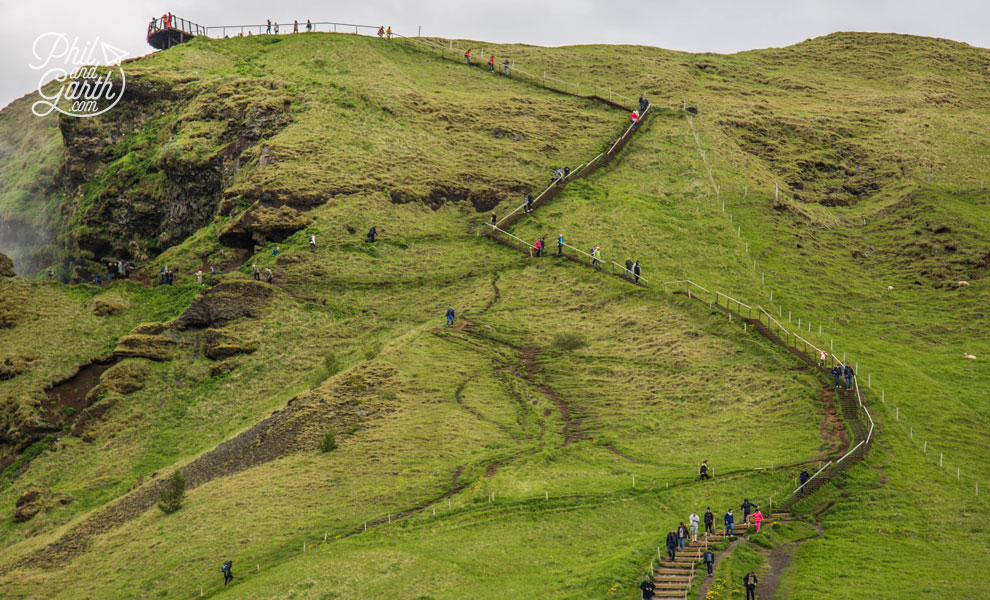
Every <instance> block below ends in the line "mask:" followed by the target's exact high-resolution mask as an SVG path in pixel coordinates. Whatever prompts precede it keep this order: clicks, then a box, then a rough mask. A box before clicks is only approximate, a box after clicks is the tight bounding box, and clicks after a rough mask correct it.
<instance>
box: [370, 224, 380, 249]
mask: <svg viewBox="0 0 990 600" xmlns="http://www.w3.org/2000/svg"><path fill="white" fill-rule="evenodd" d="M377 235H378V228H377V227H375V226H374V225H372V226H371V229H369V230H368V242H369V243H371V244H374V243H375V236H377Z"/></svg>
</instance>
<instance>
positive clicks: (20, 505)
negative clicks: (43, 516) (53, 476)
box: [14, 489, 75, 523]
mask: <svg viewBox="0 0 990 600" xmlns="http://www.w3.org/2000/svg"><path fill="white" fill-rule="evenodd" d="M73 501H75V498H74V497H72V496H71V495H69V494H65V493H62V492H58V491H55V490H49V489H30V490H28V491H26V492H24V493H23V494H21V497H20V498H18V499H17V502H16V503H15V504H14V522H15V523H23V522H25V521H29V520H31V519H33V518H34V517H35V516H36V515H37V514H38V513H40V512H42V511H49V510H51V509H53V508H55V507H56V506H59V505H63V504H68V503H70V502H73Z"/></svg>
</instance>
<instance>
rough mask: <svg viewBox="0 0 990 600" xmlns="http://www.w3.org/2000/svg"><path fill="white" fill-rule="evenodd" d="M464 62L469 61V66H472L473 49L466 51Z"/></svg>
mask: <svg viewBox="0 0 990 600" xmlns="http://www.w3.org/2000/svg"><path fill="white" fill-rule="evenodd" d="M464 60H466V61H467V64H469V65H470V64H471V49H470V48H468V49H467V50H465V51H464Z"/></svg>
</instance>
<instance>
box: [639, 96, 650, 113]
mask: <svg viewBox="0 0 990 600" xmlns="http://www.w3.org/2000/svg"><path fill="white" fill-rule="evenodd" d="M649 105H650V101H649V100H647V99H646V98H644V97H642V96H640V97H639V114H643V113H644V112H645V111H646V107H647V106H649Z"/></svg>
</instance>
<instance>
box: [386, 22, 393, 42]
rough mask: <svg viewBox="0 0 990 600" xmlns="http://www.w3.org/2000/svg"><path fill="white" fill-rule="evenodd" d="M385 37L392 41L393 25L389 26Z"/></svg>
mask: <svg viewBox="0 0 990 600" xmlns="http://www.w3.org/2000/svg"><path fill="white" fill-rule="evenodd" d="M385 37H386V38H388V39H390V40H391V39H392V26H391V25H389V26H388V27H387V28H386V29H385Z"/></svg>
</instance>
